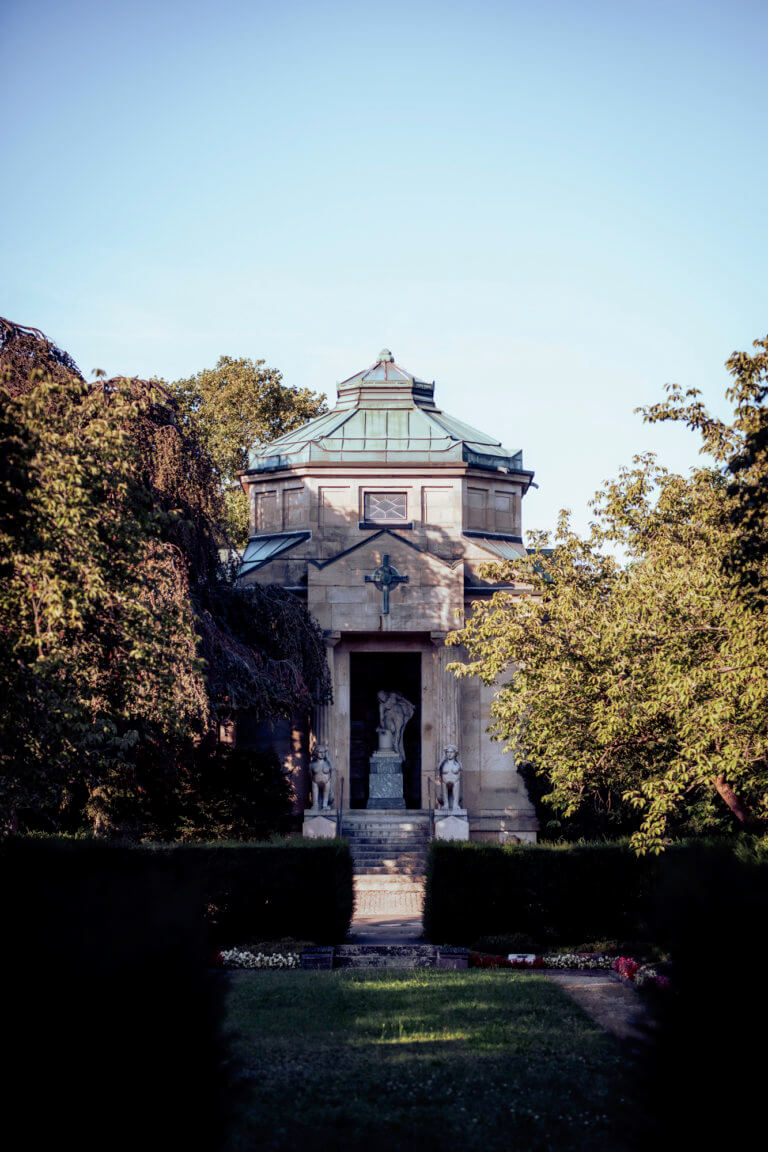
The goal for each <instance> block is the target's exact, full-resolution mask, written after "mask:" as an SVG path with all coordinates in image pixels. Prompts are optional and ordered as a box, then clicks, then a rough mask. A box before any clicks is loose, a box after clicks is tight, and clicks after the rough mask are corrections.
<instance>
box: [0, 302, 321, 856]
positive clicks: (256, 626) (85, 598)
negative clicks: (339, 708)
mask: <svg viewBox="0 0 768 1152" xmlns="http://www.w3.org/2000/svg"><path fill="white" fill-rule="evenodd" d="M0 335H1V336H2V344H0V372H2V379H1V382H2V383H3V384H4V385H5V388H4V389H0V439H1V440H2V443H0V450H1V453H0V455H1V459H2V465H0V575H1V576H2V580H0V697H1V698H0V735H2V738H3V739H2V750H1V751H0V769H1V770H2V775H1V780H0V783H1V785H2V787H1V788H0V810H1V811H2V814H3V816H4V818H5V820H6V823H8V824H11V825H13V823H14V822H15V821H17V820H18V818H19V813H20V812H24V811H25V810H26V811H27V812H29V811H32V812H36V813H41V814H48V816H49V817H50V818H51V819H53V820H54V821H57V820H59V819H60V818H61V816H62V814H63V813H66V812H67V811H71V812H72V813H74V818H76V815H77V813H78V812H80V811H84V812H85V814H86V816H87V819H88V821H89V822H90V824H91V826H92V827H94V828H95V829H96V830H98V831H104V832H110V831H122V832H127V831H135V832H137V833H140V834H147V833H155V834H166V835H167V834H169V832H170V833H173V832H174V831H175V829H176V828H177V826H178V821H179V819H180V816H179V805H180V802H181V800H180V798H182V797H183V801H184V810H185V816H184V820H185V822H187V823H189V820H190V816H189V813H190V788H189V780H190V777H194V776H195V773H197V774H198V775H199V773H200V772H206V771H215V770H216V765H217V763H218V762H217V761H216V758H215V756H214V757H213V759H212V758H211V751H212V749H215V733H216V732H217V729H218V722H219V720H220V719H222V718H223V717H228V716H229V715H231V713H232V711H233V710H235V709H237V708H243V707H248V708H251V709H253V710H254V711H255V712H256V714H257V715H258V716H259V717H262V718H264V719H270V720H274V719H277V718H279V717H282V716H290V715H292V714H293V713H294V712H295V711H296V710H299V709H306V708H309V707H310V706H311V705H312V704H313V703H315V702H318V703H319V702H321V701H323V700H325V699H327V698H328V695H329V678H328V670H327V665H326V662H325V651H324V644H323V641H322V636H321V634H320V631H319V629H318V627H317V625H316V624H315V622H314V621H313V620H312V619H311V618H310V617H309V615H308V613H307V612H306V610H305V609H304V607H303V606H302V605H301V604H300V603H299V602H298V601H297V600H295V599H294V598H293V597H291V596H290V594H288V593H286V592H284V591H283V590H282V589H269V588H267V589H262V588H253V589H250V590H248V591H247V592H240V591H239V590H238V589H237V587H236V586H234V585H233V584H232V582H231V580H229V579H228V578H227V572H226V570H223V569H222V567H221V565H220V563H219V551H218V542H219V538H220V527H219V524H220V520H221V517H222V515H223V507H222V494H221V490H220V486H219V482H218V477H217V474H216V472H215V469H214V467H213V464H212V461H211V459H210V456H209V455H208V453H207V451H206V449H205V446H204V445H203V444H202V443H201V442H200V438H199V437H197V436H196V434H195V428H194V425H193V424H191V423H190V422H186V423H183V422H182V421H180V420H179V419H178V418H177V410H176V405H175V401H174V400H173V398H172V397H171V396H170V394H169V393H168V392H167V390H166V389H165V388H164V387H163V386H162V385H160V384H158V383H157V382H147V381H141V380H120V379H117V380H111V381H103V380H99V381H97V382H96V383H94V384H90V385H89V384H86V383H85V381H84V380H83V378H82V376H81V375H80V373H79V372H77V370H76V368H74V370H71V368H70V367H69V366H71V364H72V362H71V361H69V366H68V365H67V362H66V360H65V354H63V353H60V352H59V351H58V350H56V349H54V348H53V346H52V345H51V344H50V343H49V342H48V341H46V340H45V337H43V336H42V334H41V333H37V332H36V331H35V330H33V329H21V328H19V327H18V326H14V325H12V324H10V323H8V322H4V323H3V325H2V326H0ZM36 358H37V359H38V360H39V362H40V363H41V365H42V366H41V367H40V368H38V367H36V366H35V364H36ZM51 363H53V364H54V367H55V368H57V369H58V368H62V371H61V372H58V371H57V372H56V374H55V375H53V376H52V375H51V373H50V371H49V367H50V365H51ZM62 366H63V367H62Z"/></svg>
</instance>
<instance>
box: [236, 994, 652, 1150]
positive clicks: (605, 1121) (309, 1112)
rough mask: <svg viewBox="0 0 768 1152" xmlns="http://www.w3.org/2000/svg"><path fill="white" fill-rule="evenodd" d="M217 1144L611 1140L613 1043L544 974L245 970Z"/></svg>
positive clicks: (598, 1143) (619, 1060)
mask: <svg viewBox="0 0 768 1152" xmlns="http://www.w3.org/2000/svg"><path fill="white" fill-rule="evenodd" d="M228 1019H229V1024H230V1027H231V1028H232V1029H233V1031H234V1034H233V1039H232V1050H233V1053H234V1059H235V1061H236V1069H235V1071H236V1074H237V1075H238V1077H239V1082H240V1085H241V1099H240V1107H239V1110H238V1114H237V1116H236V1118H235V1121H236V1123H235V1128H234V1130H233V1133H232V1135H231V1140H230V1144H229V1148H230V1149H232V1150H240V1149H246V1148H254V1147H258V1148H264V1149H288V1148H294V1149H295V1148H305V1147H306V1148H309V1147H312V1148H321V1149H325V1148H328V1149H330V1148H357V1147H363V1148H365V1149H366V1152H379V1150H381V1152H384V1149H385V1148H386V1149H387V1152H411V1149H414V1150H415V1149H416V1148H419V1149H426V1150H427V1152H437V1150H438V1149H445V1148H460V1149H468V1150H477V1152H481V1150H482V1152H486V1150H488V1152H491V1150H495V1149H509V1148H515V1149H521V1150H528V1149H530V1150H536V1149H541V1150H544V1149H549V1150H557V1152H567V1150H570V1149H573V1150H574V1152H576V1150H579V1152H581V1150H582V1149H587V1150H589V1149H594V1150H595V1152H596V1150H597V1149H601V1150H605V1149H617V1150H619V1149H626V1148H628V1147H629V1146H630V1143H629V1140H628V1139H627V1135H626V1134H627V1131H628V1123H629V1120H628V1115H627V1109H626V1093H627V1066H626V1061H625V1060H624V1059H623V1057H622V1052H621V1049H620V1048H619V1046H618V1045H617V1044H616V1042H615V1041H613V1040H612V1039H611V1038H610V1037H609V1036H607V1035H605V1034H604V1033H603V1032H601V1031H600V1030H599V1029H598V1028H597V1027H596V1026H595V1025H593V1024H592V1023H591V1021H590V1020H589V1019H588V1018H587V1017H586V1016H585V1015H584V1014H583V1013H582V1012H581V1010H580V1009H579V1008H578V1007H576V1006H575V1005H574V1004H573V1003H572V1002H571V1001H570V1000H569V999H568V998H567V997H565V996H564V995H563V994H562V993H561V992H560V990H559V989H558V988H556V987H554V985H552V984H550V983H549V982H548V981H547V980H546V979H544V978H543V977H537V976H528V975H521V974H517V973H507V972H501V973H499V972H477V973H476V972H471V973H466V972H445V973H443V972H434V971H418V972H395V973H393V972H386V971H380V972H377V973H375V974H372V973H370V972H365V973H356V972H349V971H344V972H334V973H295V972H265V973H260V972H249V973H238V974H237V975H235V976H233V978H232V980H231V985H230V992H229V1002H228Z"/></svg>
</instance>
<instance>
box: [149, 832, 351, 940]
mask: <svg viewBox="0 0 768 1152" xmlns="http://www.w3.org/2000/svg"><path fill="white" fill-rule="evenodd" d="M159 851H162V852H169V853H170V854H171V855H172V857H173V858H174V859H175V860H177V861H178V862H180V863H181V865H182V866H183V870H184V871H186V870H187V869H192V870H193V871H194V872H195V873H196V874H197V875H198V877H199V883H200V886H201V888H202V890H203V892H204V894H205V902H206V904H207V906H208V910H209V914H210V917H211V922H212V926H213V933H214V941H215V943H216V944H217V946H219V947H230V946H231V945H233V944H240V943H243V942H244V941H246V940H254V939H263V940H281V939H283V938H285V937H293V938H294V939H296V940H314V941H315V942H317V943H319V944H337V943H338V942H339V941H340V940H343V939H344V937H345V935H346V933H347V929H348V928H349V924H350V921H351V919H352V905H353V892H352V857H351V855H350V851H349V846H348V844H347V843H346V842H345V841H342V840H304V839H301V838H299V837H297V838H295V839H290V840H280V841H273V842H270V843H267V844H258V843H249V844H204V845H203V844H200V845H196V844H194V845H183V846H181V847H174V848H169V849H159Z"/></svg>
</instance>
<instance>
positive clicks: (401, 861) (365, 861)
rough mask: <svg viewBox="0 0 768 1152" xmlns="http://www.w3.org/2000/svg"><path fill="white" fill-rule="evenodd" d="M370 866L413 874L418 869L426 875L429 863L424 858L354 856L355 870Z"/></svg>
mask: <svg viewBox="0 0 768 1152" xmlns="http://www.w3.org/2000/svg"><path fill="white" fill-rule="evenodd" d="M367 865H370V866H371V867H372V868H399V869H401V871H403V872H412V871H413V869H414V868H417V869H418V870H419V871H420V872H423V873H425V874H426V871H427V862H426V860H425V859H424V858H423V856H353V857H352V866H353V867H354V868H365V867H366V866H367Z"/></svg>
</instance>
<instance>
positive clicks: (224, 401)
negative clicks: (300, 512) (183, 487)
mask: <svg viewBox="0 0 768 1152" xmlns="http://www.w3.org/2000/svg"><path fill="white" fill-rule="evenodd" d="M169 387H170V390H171V393H172V394H173V396H174V397H175V398H176V400H177V403H178V410H179V416H180V419H181V420H182V421H183V422H184V423H185V424H187V423H188V424H191V425H193V426H194V428H195V429H196V430H197V432H198V433H199V435H200V436H201V437H202V439H203V443H204V444H205V446H206V448H207V450H208V452H209V453H210V455H211V458H212V459H213V461H214V464H215V467H216V470H217V473H218V476H219V480H220V483H221V485H222V488H223V491H224V499H225V505H226V516H227V527H228V531H229V535H230V537H231V539H232V541H233V543H235V544H236V545H237V546H238V547H242V546H243V545H244V544H245V543H246V542H247V539H248V503H247V500H246V497H245V494H244V493H243V491H242V488H241V487H240V484H239V482H238V479H237V477H238V473H240V472H242V471H244V470H245V469H246V468H247V466H248V452H249V449H250V448H252V447H253V445H255V444H264V443H268V442H269V441H271V440H274V439H276V438H277V437H278V436H282V435H283V434H284V433H286V432H291V431H292V430H293V429H294V428H298V427H300V426H301V425H302V424H305V423H306V422H307V421H308V420H311V419H312V418H313V417H315V416H319V415H320V414H321V413H323V412H325V411H326V410H327V409H326V406H325V396H323V395H322V394H318V393H316V392H312V391H310V389H308V388H291V387H289V386H288V385H286V384H283V378H282V376H281V374H280V372H278V371H277V370H276V369H274V368H268V367H266V365H265V362H264V361H263V360H250V359H247V358H245V357H243V358H240V359H233V358H232V357H231V356H221V357H220V358H219V361H218V363H217V365H216V367H215V368H206V369H204V370H203V371H202V372H197V373H196V374H195V375H194V376H190V377H188V378H187V379H185V380H176V381H174V382H173V383H172V384H171V385H169Z"/></svg>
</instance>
